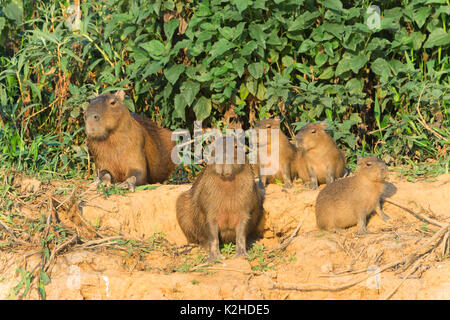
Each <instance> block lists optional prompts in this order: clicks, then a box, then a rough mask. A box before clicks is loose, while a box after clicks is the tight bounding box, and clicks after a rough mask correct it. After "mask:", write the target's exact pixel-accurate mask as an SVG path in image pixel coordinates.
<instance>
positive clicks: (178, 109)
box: [174, 93, 187, 121]
mask: <svg viewBox="0 0 450 320" xmlns="http://www.w3.org/2000/svg"><path fill="white" fill-rule="evenodd" d="M174 104H175V112H174V116H175V117H177V118H181V119H182V120H183V121H184V120H185V109H186V106H187V102H186V99H185V96H184V94H182V93H181V94H177V95H176V96H175V98H174Z"/></svg>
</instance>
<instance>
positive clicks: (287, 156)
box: [255, 118, 296, 188]
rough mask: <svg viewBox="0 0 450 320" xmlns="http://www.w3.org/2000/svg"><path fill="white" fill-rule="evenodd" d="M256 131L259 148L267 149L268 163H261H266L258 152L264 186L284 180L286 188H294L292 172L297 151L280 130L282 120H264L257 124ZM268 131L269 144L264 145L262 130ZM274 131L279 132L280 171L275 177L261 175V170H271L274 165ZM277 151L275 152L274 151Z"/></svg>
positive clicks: (261, 179)
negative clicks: (272, 137) (272, 161)
mask: <svg viewBox="0 0 450 320" xmlns="http://www.w3.org/2000/svg"><path fill="white" fill-rule="evenodd" d="M255 129H256V130H257V132H258V147H259V148H267V149H266V150H267V160H268V163H261V162H264V161H263V159H261V158H260V153H259V150H258V164H259V177H260V181H261V183H262V185H263V186H265V185H266V183H267V182H268V183H274V182H275V180H276V179H278V180H283V183H284V186H285V187H286V188H292V177H291V174H292V172H291V171H292V170H293V168H291V164H292V163H293V162H294V160H295V156H296V149H295V146H294V145H293V144H291V143H290V142H289V139H288V138H287V137H286V136H285V134H284V133H283V132H282V131H281V128H280V119H278V118H274V119H263V120H261V121H259V122H257V123H256V124H255ZM261 129H263V130H266V134H267V142H266V143H264V142H263V141H261V137H260V132H261V131H260V130H261ZM273 129H277V130H278V145H279V149H278V170H277V171H276V173H275V174H273V175H265V174H261V169H264V168H266V169H267V168H269V167H271V165H273V164H272V163H271V161H270V159H271V157H272V149H273V145H272V142H271V140H272V139H271V132H272V130H273ZM274 151H275V150H274Z"/></svg>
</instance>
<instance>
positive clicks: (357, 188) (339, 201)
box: [316, 157, 389, 234]
mask: <svg viewBox="0 0 450 320" xmlns="http://www.w3.org/2000/svg"><path fill="white" fill-rule="evenodd" d="M386 177H387V168H386V164H385V163H384V162H383V161H381V160H379V159H378V158H376V157H367V158H359V159H358V169H357V171H356V174H355V175H354V176H351V177H347V178H343V179H340V180H337V181H334V182H333V183H331V184H328V185H327V186H325V188H323V189H322V190H321V191H320V192H319V195H318V197H317V200H316V221H317V226H318V227H319V228H320V229H325V230H333V229H339V228H347V227H350V226H354V225H356V224H357V225H358V234H365V233H367V229H366V225H367V216H369V215H370V214H371V213H372V212H373V211H374V210H375V211H376V212H377V213H378V214H379V215H380V216H381V217H382V218H383V220H387V219H389V216H387V215H386V214H385V213H384V212H383V211H382V210H381V205H380V196H381V193H382V192H383V190H384V188H385V185H386V184H385V179H386Z"/></svg>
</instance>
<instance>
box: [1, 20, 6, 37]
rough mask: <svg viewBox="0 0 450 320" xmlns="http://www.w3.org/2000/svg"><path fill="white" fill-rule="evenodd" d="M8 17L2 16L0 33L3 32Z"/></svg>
mask: <svg viewBox="0 0 450 320" xmlns="http://www.w3.org/2000/svg"><path fill="white" fill-rule="evenodd" d="M5 24H6V19H5V18H3V17H0V34H1V33H2V30H3V28H4V27H5Z"/></svg>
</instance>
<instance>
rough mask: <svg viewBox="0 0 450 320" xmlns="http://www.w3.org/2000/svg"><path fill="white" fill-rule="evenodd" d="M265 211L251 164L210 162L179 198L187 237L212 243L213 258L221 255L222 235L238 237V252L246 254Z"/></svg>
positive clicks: (179, 215) (231, 238)
mask: <svg viewBox="0 0 450 320" xmlns="http://www.w3.org/2000/svg"><path fill="white" fill-rule="evenodd" d="M225 166H231V167H228V168H225ZM230 168H231V170H229V169H230ZM262 213H263V209H262V199H261V194H260V191H259V189H258V188H257V186H256V184H255V182H254V179H253V172H252V169H251V168H250V166H249V165H248V164H234V165H230V164H223V165H219V164H211V165H208V166H206V168H205V169H203V171H202V172H201V173H200V174H199V175H198V176H197V178H196V180H195V182H194V184H193V186H192V188H191V189H190V190H188V191H186V192H184V193H182V194H181V195H180V196H179V197H178V199H177V220H178V223H179V225H180V227H181V229H182V230H183V232H184V234H185V235H186V238H187V240H188V241H189V242H193V243H199V244H202V245H206V244H208V245H209V251H210V259H211V260H216V259H217V258H220V257H221V255H220V252H219V236H220V239H221V240H222V241H223V242H230V241H236V244H237V245H236V255H237V256H240V255H244V256H246V255H247V253H246V237H247V236H248V235H249V234H250V233H252V232H254V231H255V230H256V228H257V226H258V223H259V221H260V219H261V216H262Z"/></svg>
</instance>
